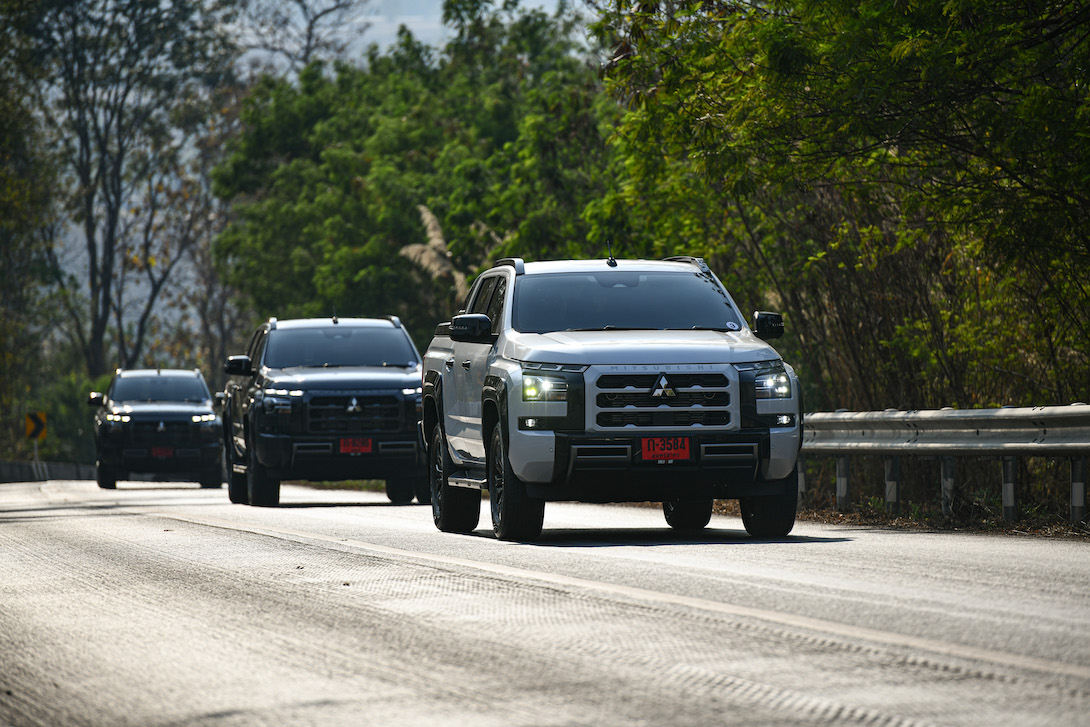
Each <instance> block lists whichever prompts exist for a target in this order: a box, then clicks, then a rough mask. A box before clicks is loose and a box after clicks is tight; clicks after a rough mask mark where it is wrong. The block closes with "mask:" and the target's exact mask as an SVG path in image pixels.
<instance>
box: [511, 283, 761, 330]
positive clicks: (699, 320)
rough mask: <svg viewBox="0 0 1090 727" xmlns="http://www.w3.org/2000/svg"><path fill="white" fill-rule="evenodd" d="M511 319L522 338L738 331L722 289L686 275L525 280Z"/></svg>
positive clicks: (737, 325) (737, 324) (731, 308)
mask: <svg viewBox="0 0 1090 727" xmlns="http://www.w3.org/2000/svg"><path fill="white" fill-rule="evenodd" d="M513 317H514V320H513V323H514V328H515V329H516V330H518V331H522V332H524V333H552V332H554V331H578V330H609V329H645V330H646V329H656V330H658V329H675V330H677V329H692V328H710V329H721V330H727V331H737V330H741V328H742V325H741V322H740V321H739V320H738V315H737V313H736V312H735V310H734V308H733V306H731V303H730V299H729V298H728V297H727V295H726V293H725V292H724V291H723V290H722V288H720V287H719V286H718V285H717V284H716V283H715V281H714V280H712V279H711V278H709V277H708V276H706V275H703V274H701V273H687V272H666V271H663V272H638V273H637V272H628V271H624V270H610V271H599V272H579V273H551V274H545V275H527V276H525V277H524V278H521V279H520V280H519V284H518V285H517V286H516V287H515V300H514V308H513Z"/></svg>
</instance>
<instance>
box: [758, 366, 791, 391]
mask: <svg viewBox="0 0 1090 727" xmlns="http://www.w3.org/2000/svg"><path fill="white" fill-rule="evenodd" d="M753 387H754V395H755V397H756V398H757V399H790V398H791V379H790V377H788V375H787V371H786V370H785V369H784V367H783V364H782V363H780V364H779V365H778V366H777V367H776V368H774V369H772V370H770V371H768V372H765V373H759V374H757V376H756V377H755V378H754V379H753Z"/></svg>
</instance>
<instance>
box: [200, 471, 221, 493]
mask: <svg viewBox="0 0 1090 727" xmlns="http://www.w3.org/2000/svg"><path fill="white" fill-rule="evenodd" d="M197 481H198V482H200V485H201V487H202V488H204V489H214V488H217V487H221V486H222V485H223V467H222V466H220V467H210V468H209V469H207V470H205V471H204V472H202V473H201V474H200V476H199V479H198V480H197Z"/></svg>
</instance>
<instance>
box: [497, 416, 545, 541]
mask: <svg viewBox="0 0 1090 727" xmlns="http://www.w3.org/2000/svg"><path fill="white" fill-rule="evenodd" d="M488 498H489V504H490V505H491V509H492V530H493V531H494V532H495V533H496V537H497V538H499V539H500V540H523V541H527V540H537V538H538V536H540V535H541V525H542V522H543V521H544V518H545V501H544V500H539V499H537V498H534V497H529V496H528V495H527V494H526V483H525V482H523V481H522V480H520V479H519V478H518V477H516V476H515V473H514V471H513V470H512V469H511V462H510V460H508V459H507V449H506V447H505V446H504V442H503V431H502V430H501V428H500V425H499V424H496V426H495V427H493V429H492V443H491V446H490V447H489V450H488Z"/></svg>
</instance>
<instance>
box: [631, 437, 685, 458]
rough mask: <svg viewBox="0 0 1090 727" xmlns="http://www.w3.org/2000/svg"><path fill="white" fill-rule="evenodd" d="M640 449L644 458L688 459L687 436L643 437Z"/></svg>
mask: <svg viewBox="0 0 1090 727" xmlns="http://www.w3.org/2000/svg"><path fill="white" fill-rule="evenodd" d="M640 449H641V451H642V453H643V458H644V459H645V460H663V459H689V438H688V437H644V438H643V440H642V442H641V446H640Z"/></svg>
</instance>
